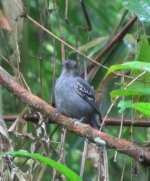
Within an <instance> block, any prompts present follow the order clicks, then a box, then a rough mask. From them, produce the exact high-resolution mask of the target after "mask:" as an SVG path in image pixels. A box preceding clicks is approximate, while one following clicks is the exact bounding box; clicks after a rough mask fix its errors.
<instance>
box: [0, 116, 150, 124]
mask: <svg viewBox="0 0 150 181" xmlns="http://www.w3.org/2000/svg"><path fill="white" fill-rule="evenodd" d="M1 117H2V119H3V120H4V121H5V122H14V121H15V120H16V119H17V118H18V115H3V116H1ZM23 119H24V120H26V121H29V122H32V123H35V124H38V121H39V119H40V116H39V114H37V113H36V112H35V113H31V114H25V115H23ZM121 121H122V120H121V119H119V118H114V117H107V118H106V121H105V125H108V126H120V125H121ZM48 123H50V124H54V123H55V122H53V121H51V120H50V119H49V120H48ZM123 126H134V127H150V119H139V120H136V121H133V120H131V119H125V120H123Z"/></svg>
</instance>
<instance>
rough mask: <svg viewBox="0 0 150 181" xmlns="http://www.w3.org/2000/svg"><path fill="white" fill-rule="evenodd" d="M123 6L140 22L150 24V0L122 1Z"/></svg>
mask: <svg viewBox="0 0 150 181" xmlns="http://www.w3.org/2000/svg"><path fill="white" fill-rule="evenodd" d="M123 5H124V6H125V7H126V8H127V9H129V10H131V11H133V12H134V13H135V14H136V15H137V16H138V18H139V19H140V20H141V21H144V22H150V0H123Z"/></svg>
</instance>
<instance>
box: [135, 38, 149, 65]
mask: <svg viewBox="0 0 150 181" xmlns="http://www.w3.org/2000/svg"><path fill="white" fill-rule="evenodd" d="M137 60H140V61H142V62H150V45H149V42H148V39H147V38H146V37H143V38H142V39H141V41H140V42H139V43H138V55H137Z"/></svg>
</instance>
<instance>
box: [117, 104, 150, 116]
mask: <svg viewBox="0 0 150 181" xmlns="http://www.w3.org/2000/svg"><path fill="white" fill-rule="evenodd" d="M118 107H120V108H121V109H120V112H123V111H124V110H125V109H126V108H133V109H136V110H138V111H140V112H141V113H143V114H144V115H146V116H147V117H150V103H145V102H140V103H132V102H131V101H120V102H119V104H118Z"/></svg>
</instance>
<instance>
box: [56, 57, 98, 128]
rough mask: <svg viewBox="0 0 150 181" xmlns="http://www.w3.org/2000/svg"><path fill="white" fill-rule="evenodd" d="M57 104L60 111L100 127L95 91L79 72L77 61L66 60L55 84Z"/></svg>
mask: <svg viewBox="0 0 150 181" xmlns="http://www.w3.org/2000/svg"><path fill="white" fill-rule="evenodd" d="M54 97H55V105H56V108H57V109H58V112H59V113H62V114H65V115H67V116H70V117H73V118H76V119H79V120H80V121H86V123H88V124H90V125H91V126H92V127H94V128H96V129H99V128H100V123H101V114H100V111H99V109H98V104H97V102H96V100H95V97H94V91H93V89H92V88H91V86H90V85H89V83H88V82H87V81H85V80H84V79H82V78H81V77H80V76H79V74H78V67H77V63H76V62H75V61H72V60H67V61H65V63H64V65H63V68H62V72H61V75H60V77H59V78H58V79H57V81H56V83H55V86H54Z"/></svg>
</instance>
